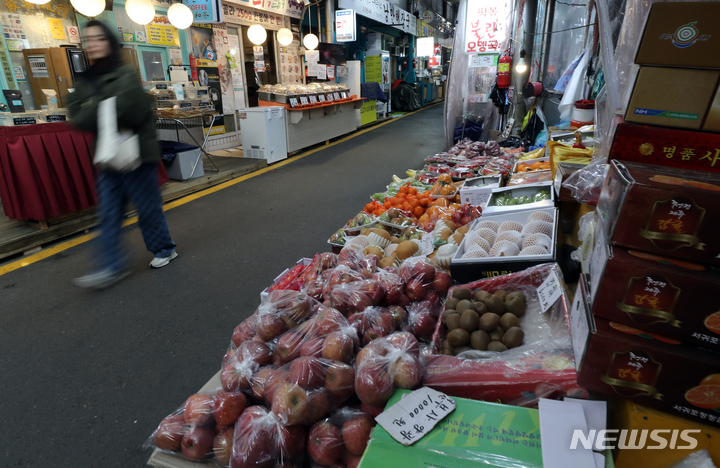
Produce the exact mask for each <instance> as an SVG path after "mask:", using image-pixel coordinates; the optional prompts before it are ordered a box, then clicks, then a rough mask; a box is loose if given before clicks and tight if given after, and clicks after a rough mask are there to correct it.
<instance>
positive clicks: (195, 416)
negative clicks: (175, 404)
mask: <svg viewBox="0 0 720 468" xmlns="http://www.w3.org/2000/svg"><path fill="white" fill-rule="evenodd" d="M214 406H215V398H214V397H213V396H212V395H207V394H204V393H196V394H195V395H190V397H189V398H188V399H187V400H186V401H185V407H184V410H183V416H184V417H185V422H186V423H188V424H189V425H190V426H206V425H209V424H211V423H213V422H214V421H213V407H214ZM213 437H214V435H213ZM210 445H212V442H210Z"/></svg>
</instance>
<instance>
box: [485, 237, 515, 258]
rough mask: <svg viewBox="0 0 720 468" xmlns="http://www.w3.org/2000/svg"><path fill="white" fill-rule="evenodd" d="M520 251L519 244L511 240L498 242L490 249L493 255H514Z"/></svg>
mask: <svg viewBox="0 0 720 468" xmlns="http://www.w3.org/2000/svg"><path fill="white" fill-rule="evenodd" d="M519 253H520V249H519V248H518V246H517V244H515V243H514V242H510V241H505V240H504V241H500V242H496V243H495V245H493V247H492V249H490V256H491V257H514V256H516V255H517V254H519Z"/></svg>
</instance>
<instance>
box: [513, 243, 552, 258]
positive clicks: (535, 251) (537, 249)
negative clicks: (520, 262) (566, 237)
mask: <svg viewBox="0 0 720 468" xmlns="http://www.w3.org/2000/svg"><path fill="white" fill-rule="evenodd" d="M547 254H548V251H547V250H545V248H543V247H541V246H539V245H531V246H530V247H525V248H524V249H522V250H521V251H520V254H519V255H520V256H525V255H547Z"/></svg>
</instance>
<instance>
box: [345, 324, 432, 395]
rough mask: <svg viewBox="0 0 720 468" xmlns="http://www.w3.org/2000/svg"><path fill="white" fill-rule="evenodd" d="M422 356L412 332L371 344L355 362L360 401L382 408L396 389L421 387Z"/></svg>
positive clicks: (398, 333) (399, 333) (377, 340)
mask: <svg viewBox="0 0 720 468" xmlns="http://www.w3.org/2000/svg"><path fill="white" fill-rule="evenodd" d="M419 353H420V346H419V344H418V341H417V339H416V338H415V336H414V335H413V334H412V333H409V332H397V333H393V334H392V335H389V336H386V337H384V338H379V339H376V340H373V341H371V342H370V344H368V345H367V346H366V347H365V348H363V349H362V351H360V353H359V354H358V356H357V360H356V363H355V368H356V375H355V391H356V393H357V396H358V398H360V401H362V402H363V403H364V404H365V405H367V406H369V407H371V408H377V409H379V408H382V407H383V406H384V405H385V403H387V401H388V400H389V399H390V397H391V396H392V394H393V392H394V391H395V388H405V389H414V388H417V387H418V386H419V385H420V382H421V381H422V375H423V366H422V363H421V361H420V357H419Z"/></svg>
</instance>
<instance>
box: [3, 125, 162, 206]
mask: <svg viewBox="0 0 720 468" xmlns="http://www.w3.org/2000/svg"><path fill="white" fill-rule="evenodd" d="M92 146H93V136H92V135H91V134H89V133H84V132H81V131H79V130H77V129H76V128H74V127H73V126H72V125H70V124H69V123H65V122H58V123H49V124H37V125H28V126H22V127H0V199H1V200H2V205H3V209H4V210H5V215H7V217H8V218H10V219H35V220H43V219H48V218H50V217H53V216H60V214H62V213H70V212H73V211H79V210H82V209H85V208H87V207H89V206H92V205H97V203H98V201H97V194H96V193H95V170H94V168H93V165H92V156H91V154H92ZM158 166H159V167H158V172H159V174H158V175H159V183H160V185H162V184H164V183H165V182H167V181H168V180H169V179H168V176H167V173H166V172H165V168H164V167H163V165H162V164H158Z"/></svg>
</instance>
